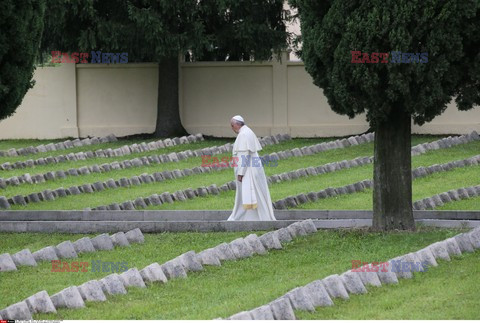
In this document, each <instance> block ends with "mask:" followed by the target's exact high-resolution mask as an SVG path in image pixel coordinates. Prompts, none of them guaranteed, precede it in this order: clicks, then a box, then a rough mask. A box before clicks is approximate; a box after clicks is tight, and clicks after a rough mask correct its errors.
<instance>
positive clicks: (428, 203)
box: [413, 185, 480, 210]
mask: <svg viewBox="0 0 480 323" xmlns="http://www.w3.org/2000/svg"><path fill="white" fill-rule="evenodd" d="M477 196H480V185H476V186H470V187H462V188H459V189H456V190H450V191H448V192H443V193H440V194H435V195H433V196H432V197H427V198H424V199H421V200H418V201H415V202H413V209H414V210H427V209H435V208H437V207H440V206H443V205H445V204H446V203H451V202H455V201H460V200H466V199H469V198H474V197H477Z"/></svg>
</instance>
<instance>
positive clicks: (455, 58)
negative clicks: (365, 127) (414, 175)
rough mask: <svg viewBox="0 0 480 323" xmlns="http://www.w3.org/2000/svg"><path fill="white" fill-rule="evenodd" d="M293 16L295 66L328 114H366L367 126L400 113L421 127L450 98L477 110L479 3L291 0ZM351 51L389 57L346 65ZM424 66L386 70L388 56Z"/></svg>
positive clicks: (461, 106) (472, 0) (405, 65)
mask: <svg viewBox="0 0 480 323" xmlns="http://www.w3.org/2000/svg"><path fill="white" fill-rule="evenodd" d="M291 2H292V4H293V5H294V6H296V7H297V8H298V10H299V16H300V18H301V28H302V40H303V48H302V54H301V55H302V59H303V60H304V62H305V66H306V69H307V71H308V72H309V73H310V75H312V77H313V80H314V83H315V85H317V86H319V87H321V88H322V89H323V91H324V93H325V96H326V97H327V98H328V102H329V104H330V106H331V108H332V110H333V111H335V112H337V113H339V114H344V115H347V116H349V117H353V116H355V115H357V114H360V113H364V112H366V114H367V119H368V120H369V121H370V123H371V124H375V123H376V122H378V121H382V120H385V118H386V116H387V115H388V114H389V113H390V111H391V110H392V109H404V110H405V111H406V112H408V113H409V114H410V115H411V116H412V118H413V120H414V121H415V122H416V123H417V124H419V125H422V124H423V123H425V122H429V121H431V120H432V119H433V118H434V117H436V116H438V115H440V114H441V113H442V112H443V111H444V110H445V109H446V105H447V104H448V103H449V102H450V101H451V99H452V98H453V97H455V100H456V102H457V104H458V107H459V109H460V110H467V109H471V108H472V107H473V106H474V105H475V104H476V105H479V104H480V53H479V48H480V13H479V10H480V9H479V8H480V1H478V0H465V1H456V0H449V1H438V0H401V1H398V0H386V1H385V0H367V1H364V0H354V1H341V0H333V1H315V0H312V1H310V0H295V1H291ZM351 51H361V52H362V53H368V54H371V53H374V52H376V53H390V58H389V60H388V61H389V62H388V63H370V64H368V63H366V64H358V63H357V64H355V63H352V62H351V61H352V55H351ZM397 51H399V52H402V53H427V54H428V63H424V64H422V63H393V62H391V61H392V54H391V53H392V52H397Z"/></svg>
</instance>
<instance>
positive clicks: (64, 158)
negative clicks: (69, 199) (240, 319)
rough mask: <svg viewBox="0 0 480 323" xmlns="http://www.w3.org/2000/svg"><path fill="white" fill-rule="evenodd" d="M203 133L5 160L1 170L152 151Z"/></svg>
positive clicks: (181, 142)
mask: <svg viewBox="0 0 480 323" xmlns="http://www.w3.org/2000/svg"><path fill="white" fill-rule="evenodd" d="M202 140H203V135H202V134H200V133H199V134H196V135H189V136H188V137H187V136H184V137H181V138H178V137H175V138H173V139H170V138H167V139H165V140H157V141H152V142H149V143H148V144H147V143H145V142H142V143H141V144H132V145H125V146H123V147H120V148H116V149H111V148H108V149H105V150H103V149H98V150H96V151H95V152H93V151H86V152H83V151H80V152H77V153H70V154H67V155H58V156H56V157H53V156H48V157H45V158H43V157H42V158H38V159H36V160H33V159H29V160H26V161H17V162H15V163H10V162H6V163H3V164H1V165H0V169H1V170H10V169H20V168H32V167H34V166H36V165H49V164H58V163H65V162H69V161H78V160H86V159H91V158H110V157H118V156H125V155H130V154H133V153H141V152H145V151H154V150H159V149H163V148H165V147H171V146H175V145H180V144H188V143H194V142H197V141H202Z"/></svg>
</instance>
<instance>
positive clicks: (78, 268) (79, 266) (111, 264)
mask: <svg viewBox="0 0 480 323" xmlns="http://www.w3.org/2000/svg"><path fill="white" fill-rule="evenodd" d="M89 268H90V270H89ZM127 270H128V262H126V261H103V260H92V261H90V262H88V261H61V260H52V270H51V271H52V272H55V273H64V272H68V273H70V272H74V273H77V272H84V273H85V272H87V271H91V272H98V273H100V272H101V273H123V272H125V271H127Z"/></svg>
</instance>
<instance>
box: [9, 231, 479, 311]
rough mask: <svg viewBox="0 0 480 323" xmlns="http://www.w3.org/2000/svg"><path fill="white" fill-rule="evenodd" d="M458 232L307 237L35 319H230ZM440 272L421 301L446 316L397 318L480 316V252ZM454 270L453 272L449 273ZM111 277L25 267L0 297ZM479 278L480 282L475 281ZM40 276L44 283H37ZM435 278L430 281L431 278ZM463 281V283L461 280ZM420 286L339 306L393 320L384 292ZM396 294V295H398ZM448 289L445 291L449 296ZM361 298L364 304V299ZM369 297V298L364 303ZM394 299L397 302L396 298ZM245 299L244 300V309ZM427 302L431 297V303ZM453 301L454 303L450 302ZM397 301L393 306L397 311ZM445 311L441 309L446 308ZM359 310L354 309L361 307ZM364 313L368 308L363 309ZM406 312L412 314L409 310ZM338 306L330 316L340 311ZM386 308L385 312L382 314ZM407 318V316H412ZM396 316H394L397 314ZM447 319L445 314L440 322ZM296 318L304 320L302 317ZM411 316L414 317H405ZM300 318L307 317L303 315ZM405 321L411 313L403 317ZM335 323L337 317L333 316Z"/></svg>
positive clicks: (152, 239) (32, 244)
mask: <svg viewBox="0 0 480 323" xmlns="http://www.w3.org/2000/svg"><path fill="white" fill-rule="evenodd" d="M458 232H459V231H457V230H445V229H442V230H432V229H429V228H420V229H419V231H418V232H415V233H390V234H382V233H370V232H365V231H360V230H358V231H343V230H338V231H325V230H321V231H319V232H318V233H317V234H314V235H310V236H307V237H300V238H297V239H295V240H294V241H292V242H290V243H288V244H287V245H286V247H285V248H284V249H283V250H279V251H271V252H269V254H268V255H266V256H254V257H252V258H249V259H245V260H239V261H231V262H225V263H223V265H222V267H206V270H204V271H203V272H199V273H189V277H188V278H187V279H185V280H172V281H170V282H168V283H167V284H165V285H162V284H155V285H152V286H151V287H148V288H146V289H136V288H131V289H129V291H128V294H127V295H122V296H116V297H109V298H108V300H107V301H106V302H102V303H87V307H86V308H85V309H80V310H66V309H61V310H59V311H58V314H56V315H45V314H41V315H35V317H34V318H35V319H212V318H216V317H227V316H229V315H232V314H234V313H237V312H239V311H242V310H249V309H253V308H255V307H257V306H260V305H263V304H266V303H268V302H269V301H272V300H273V299H275V298H277V297H279V296H281V295H283V294H284V293H286V292H287V291H288V290H290V289H292V288H294V287H297V286H302V285H305V284H307V283H308V282H311V281H313V280H316V279H321V278H324V277H326V276H328V275H331V274H334V273H338V274H341V273H342V272H344V271H346V270H348V269H350V268H351V261H352V260H355V259H361V260H364V261H382V260H387V259H390V258H392V257H395V256H398V255H401V254H405V253H408V252H412V251H416V250H419V249H421V248H423V247H425V246H427V245H429V244H431V243H433V242H435V241H438V240H441V239H445V238H447V237H451V236H453V235H455V234H457V233H458ZM247 234H249V233H241V232H236V233H177V234H173V233H164V234H146V235H145V238H146V242H145V244H144V245H138V244H136V245H132V246H131V247H128V248H116V249H115V250H113V251H99V252H95V253H90V254H84V255H82V256H81V257H80V258H78V259H75V260H76V261H77V260H78V261H86V262H91V261H92V260H102V261H114V262H116V261H119V262H121V261H126V262H128V267H129V268H131V267H137V268H138V269H141V268H143V267H144V266H146V265H148V264H150V263H153V262H158V263H160V264H161V263H162V262H164V261H167V260H169V259H172V258H174V257H176V256H178V255H180V254H181V253H183V252H185V251H188V250H195V251H196V252H199V251H201V250H204V249H206V248H209V247H213V246H215V245H217V244H219V243H221V242H224V241H227V242H228V241H232V240H234V239H235V238H237V237H242V236H243V237H244V236H246V235H247ZM81 236H83V235H68V234H0V239H1V241H2V252H10V253H14V252H16V251H19V250H21V249H23V248H30V249H31V250H32V251H34V250H38V249H40V248H42V247H44V246H47V245H52V244H56V243H59V242H61V241H65V240H72V241H73V240H75V239H78V238H79V237H81ZM439 263H440V267H438V268H435V269H431V270H429V271H428V272H427V273H424V274H423V275H425V277H427V278H426V279H430V280H427V282H431V281H432V279H433V281H434V283H431V284H423V283H422V285H421V289H418V290H417V293H420V295H424V294H425V295H430V297H433V296H434V295H435V297H440V299H441V300H442V299H445V300H446V302H445V304H444V307H445V308H443V309H441V310H442V312H440V314H438V313H435V312H434V311H429V309H432V310H433V309H437V308H438V306H437V305H438V303H437V302H430V301H425V302H422V306H423V309H425V311H423V312H416V313H417V314H416V315H413V314H412V315H410V316H406V317H402V316H400V317H398V318H424V319H426V318H435V317H437V315H440V317H442V318H444V319H448V318H458V317H462V318H477V319H478V318H479V316H478V314H479V313H478V311H477V312H475V313H472V310H470V311H467V312H464V309H465V306H473V305H475V306H476V307H473V308H478V297H474V295H476V294H472V293H473V289H474V288H476V287H475V286H476V283H474V282H472V279H474V277H475V273H478V268H479V266H478V265H479V264H480V263H479V258H478V251H477V252H476V254H473V255H466V256H461V257H458V258H457V259H455V260H454V261H453V263H452V264H447V263H445V262H442V261H440V262H439ZM464 266H467V267H466V268H465V270H467V271H469V268H472V270H473V271H471V272H470V275H462V276H459V277H462V279H463V278H465V280H464V281H463V282H462V283H460V284H458V285H457V286H453V285H452V284H453V280H452V283H447V285H446V286H445V288H447V287H449V286H450V287H452V288H453V287H455V288H454V289H453V290H455V291H458V290H460V289H459V288H461V287H463V286H465V287H468V284H470V287H469V288H466V289H465V290H464V291H463V294H462V296H461V298H462V299H463V298H465V302H461V304H460V306H457V305H458V303H459V301H458V299H457V298H456V297H457V294H456V293H450V294H448V293H447V295H441V296H437V295H436V294H434V293H435V292H437V291H438V290H442V288H443V287H442V285H443V284H445V283H446V281H447V282H448V281H450V278H451V276H448V273H449V272H450V273H451V271H452V270H464ZM449 270H450V271H449ZM106 275H108V273H98V272H92V271H91V270H89V271H88V272H77V273H73V272H70V273H69V272H64V273H57V272H51V264H49V263H42V264H40V265H39V266H38V267H35V268H28V267H24V268H21V269H20V270H19V271H16V272H4V273H0V290H2V291H3V293H2V297H1V298H0V308H3V307H5V306H6V305H9V304H12V303H14V302H17V301H19V300H22V299H24V298H26V297H28V296H30V295H32V294H33V293H34V292H37V291H40V290H43V289H45V290H46V291H47V292H48V293H49V294H50V295H52V294H53V293H56V292H58V291H60V290H61V289H63V288H65V287H68V286H71V285H79V284H81V283H83V282H86V281H88V280H91V279H100V278H102V277H104V276H106ZM477 276H478V275H477ZM38 277H42V279H38ZM428 277H431V278H428ZM455 281H457V280H455ZM418 284H420V283H419V282H418V280H416V279H414V280H412V281H411V282H405V281H401V283H400V285H399V286H394V287H391V288H390V287H382V288H381V289H378V290H375V289H373V290H372V289H370V290H371V293H370V294H368V295H366V296H359V297H358V300H356V298H352V301H351V302H350V303H352V304H348V303H349V302H345V304H341V303H342V302H339V301H338V300H335V303H336V304H340V306H342V307H343V308H344V307H348V306H354V307H353V308H352V310H351V311H350V313H351V314H350V316H348V315H347V316H346V317H347V318H357V317H355V316H354V315H355V313H356V307H358V306H360V305H358V302H364V303H361V304H366V303H365V302H366V301H370V300H371V301H372V302H373V301H375V300H376V301H377V302H379V304H380V307H370V306H367V309H366V310H365V312H366V314H365V315H364V316H365V317H364V318H368V317H369V315H368V313H370V312H371V311H374V312H375V315H376V318H386V317H390V318H395V317H394V316H393V315H390V316H388V315H389V312H387V313H386V314H385V316H383V314H384V311H385V310H390V311H391V312H392V311H394V310H395V309H396V306H393V305H392V306H390V305H387V304H392V303H388V302H386V301H385V302H383V301H382V300H383V299H384V297H385V296H384V293H385V292H384V290H383V289H389V290H390V289H391V290H393V291H392V292H389V295H396V294H395V293H399V295H400V297H401V298H400V299H401V300H403V299H404V298H406V295H408V294H405V293H401V290H400V289H401V287H402V286H404V285H407V286H410V287H409V290H408V291H411V290H413V289H415V287H418ZM396 290H398V291H396ZM445 290H446V289H445ZM362 298H363V299H362ZM365 298H366V299H365ZM389 299H392V300H394V299H395V298H393V297H391V298H389ZM239 300H242V301H241V302H240V301H239ZM427 300H428V298H427ZM449 300H451V302H447V301H449ZM396 303H397V302H394V303H393V304H396ZM442 304H443V303H442ZM355 306H356V307H355ZM362 306H363V305H362ZM386 306H387V307H388V308H386V309H385V308H384V307H386ZM402 308H404V309H408V307H406V306H403V307H402ZM335 309H336V307H334V308H332V309H327V310H328V311H335ZM379 309H380V310H379ZM324 310H325V309H320V310H319V312H318V313H317V314H316V315H317V316H315V317H313V318H317V319H319V318H323V317H324V316H323V314H322V313H323V311H324ZM407 312H408V311H407ZM392 313H395V312H392ZM442 313H445V315H443V316H442V315H441V314H442ZM297 314H298V313H297ZM407 314H408V313H407ZM300 315H307V314H304V313H300ZM405 315H406V314H405ZM331 317H332V318H335V313H334V312H332V314H331ZM358 318H360V317H358Z"/></svg>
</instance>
